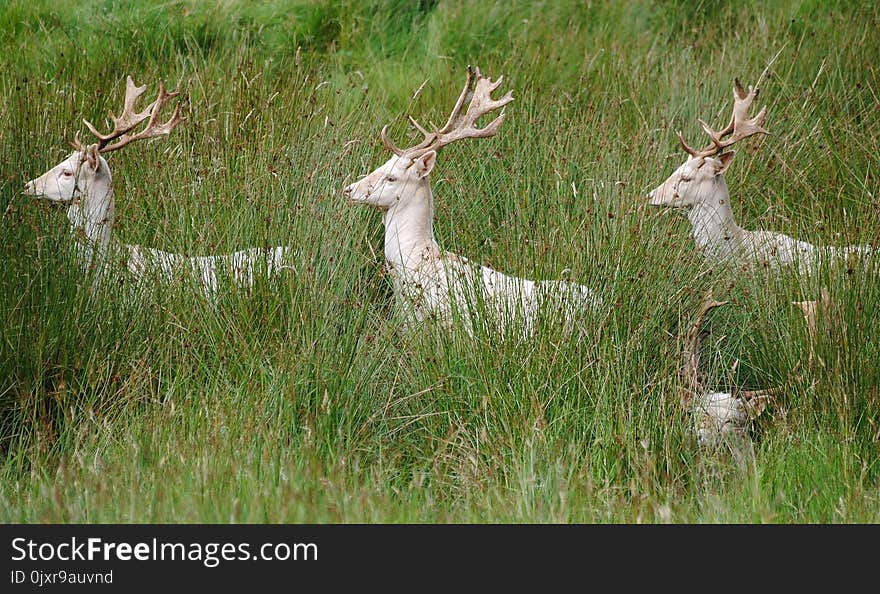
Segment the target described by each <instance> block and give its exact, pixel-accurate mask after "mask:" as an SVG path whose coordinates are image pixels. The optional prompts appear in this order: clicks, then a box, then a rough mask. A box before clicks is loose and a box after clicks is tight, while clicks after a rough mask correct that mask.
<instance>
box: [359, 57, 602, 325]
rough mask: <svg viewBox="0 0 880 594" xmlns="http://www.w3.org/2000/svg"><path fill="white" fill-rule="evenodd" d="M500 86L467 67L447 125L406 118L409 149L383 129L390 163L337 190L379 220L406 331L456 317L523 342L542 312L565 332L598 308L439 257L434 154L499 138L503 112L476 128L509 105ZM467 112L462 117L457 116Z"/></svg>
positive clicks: (578, 297)
mask: <svg viewBox="0 0 880 594" xmlns="http://www.w3.org/2000/svg"><path fill="white" fill-rule="evenodd" d="M501 81H502V77H499V78H498V80H496V81H495V82H492V81H491V80H490V79H488V78H484V77H483V76H482V75H481V74H480V70H479V68H476V69H472V68H471V67H470V66H469V67H468V75H467V81H466V82H465V85H464V89H463V90H462V92H461V95H460V96H459V98H458V101H457V102H456V104H455V107H454V109H453V110H452V113H451V114H450V116H449V119H448V121H447V122H446V125H444V126H443V127H442V128H440V129H439V130H438V129H436V128H435V129H434V131H433V132H427V131H426V130H425V129H424V128H423V127H422V126H420V125H419V123H418V122H416V121H415V120H414V119H413V118H412V117H410V118H409V119H410V121H411V122H412V124H413V125H414V126H415V127H416V128H417V129H418V130H419V131H420V132H421V133H422V134H423V135H424V139H423V140H422V142H420V143H419V144H417V145H414V146H411V147H409V148H407V149H400V148H397V147H396V146H394V145H393V144H392V143H391V142H390V141H389V140H388V137H387V130H388V126H385V127H384V128H382V132H381V135H380V136H381V138H382V142H383V143H384V145H385V147H386V148H387V149H388V150H390V151H391V152H392V153H393V156H392V157H391V158H390V159H389V160H388V161H387V162H385V164H384V165H382V166H381V167H379V168H378V169H376V170H375V171H373V172H372V173H370V174H369V175H367V176H365V177H364V178H362V179H360V180H359V181H357V182H355V183H353V184H351V185H350V186H348V187H346V188H345V189H344V190H343V193H344V194H345V196H346V197H347V198H348V200H349V201H351V202H353V203H357V204H368V205H370V206H373V207H376V208H378V209H379V210H381V211H382V212H383V221H384V225H385V266H386V269H387V271H388V273H389V275H390V277H391V279H392V283H393V290H394V296H395V300H396V305H397V307H398V310H399V312H400V313H401V314H402V317H403V320H402V321H403V326H404V328H405V329H414V328H417V327H418V326H420V325H421V324H422V323H423V322H424V321H425V320H429V319H435V320H438V321H440V322H441V323H442V324H443V325H444V326H445V327H449V326H450V324H451V322H452V321H453V319H454V317H455V314H456V313H457V314H458V315H459V316H460V317H461V320H462V322H463V323H464V325H465V328H466V329H467V331H468V332H471V331H472V329H473V327H474V326H473V325H474V324H475V323H476V324H479V325H481V326H482V327H484V328H492V327H494V328H497V329H500V330H501V331H503V330H504V329H505V328H508V327H514V326H513V325H514V324H515V325H516V326H515V327H516V329H517V330H518V331H519V332H520V334H521V335H524V336H529V335H531V334H532V333H533V332H534V331H535V329H536V327H535V324H536V321H537V319H538V316H539V315H540V312H542V311H546V312H548V315H551V316H553V315H555V316H558V319H559V320H560V321H561V322H562V324H563V326H564V327H565V328H566V329H567V330H571V329H572V328H573V323H574V318H575V316H576V315H577V314H578V312H580V311H583V310H585V309H588V308H593V307H596V306H598V305H599V304H600V303H601V299H600V298H599V297H598V296H597V295H596V293H594V292H593V291H592V290H591V289H589V288H587V287H584V286H581V285H578V284H574V283H569V282H563V281H531V280H526V279H522V278H516V277H513V276H508V275H506V274H502V273H500V272H498V271H496V270H493V269H492V268H489V267H487V266H480V265H478V264H475V263H472V262H470V261H469V260H468V259H467V258H464V257H462V256H459V255H456V254H453V253H451V252H446V251H443V250H441V249H440V246H439V245H438V244H437V241H436V240H435V239H434V223H433V220H434V195H433V193H432V191H431V183H430V177H429V176H430V174H431V171H432V170H433V168H434V164H435V163H436V160H437V151H438V150H439V149H440V148H442V147H444V146H446V145H448V144H451V143H453V142H455V141H457V140H463V139H466V138H489V137H491V136H494V135H495V134H496V133H497V131H498V128H499V126H501V123H502V122H503V121H504V113H503V112H502V113H501V114H500V115H499V116H498V117H497V118H496V119H495V120H493V121H492V122H491V123H490V124H488V125H486V126H485V127H483V128H477V127H476V123H477V120H478V119H479V118H480V117H481V116H483V115H485V114H487V113H489V112H491V111H494V110H496V109H499V108H502V107H504V106H505V105H507V104H508V103H510V102H511V101H512V100H513V96H512V93H510V92H508V93H507V94H506V95H504V96H503V97H502V98H500V99H497V100H494V99H492V98H491V93H492V92H493V91H495V90H496V89H497V88H498V87H499V86H500V85H501ZM465 106H467V112H466V113H464V114H462V110H463V109H464V108H465ZM483 313H486V314H488V315H483Z"/></svg>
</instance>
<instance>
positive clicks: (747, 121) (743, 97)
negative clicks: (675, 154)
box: [678, 79, 769, 157]
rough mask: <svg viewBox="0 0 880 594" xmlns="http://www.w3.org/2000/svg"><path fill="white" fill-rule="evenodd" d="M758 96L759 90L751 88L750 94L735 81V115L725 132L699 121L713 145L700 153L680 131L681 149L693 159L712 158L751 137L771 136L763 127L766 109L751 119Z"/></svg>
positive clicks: (732, 115) (707, 146) (731, 117)
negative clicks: (752, 107)
mask: <svg viewBox="0 0 880 594" xmlns="http://www.w3.org/2000/svg"><path fill="white" fill-rule="evenodd" d="M757 96H758V89H753V88H752V87H751V86H750V87H749V90H748V92H746V90H745V89H744V88H743V86H742V84H740V82H739V80H738V79H735V80H734V86H733V113H732V114H731V116H730V122H729V123H728V124H727V126H725V127H724V129H723V130H720V131H718V132H716V131H715V130H713V129H712V128H710V127H709V125H708V124H707V123H706V122H704V121H703V120H698V121H699V122H700V126H702V127H703V130H704V131H705V132H706V134H708V135H709V138H710V139H711V143H710V144H708V145H706V147H704V148H703V149H701V150H699V151H698V150H695V149H693V148H691V147H690V146H689V145H688V143H687V142H685V139H684V136H682V134H681V131H679V132H678V142H679V143H680V144H681V148H683V149H684V150H685V152H687V153H688V154H689V155H691V156H692V157H711V156H713V155H717V154H718V153H720V152H721V151H723V150H724V149H725V148H727V147H729V146H731V145H732V144H735V143H737V142H739V141H740V140H743V139H745V138H748V137H749V136H754V135H755V134H769V132H767V130H765V129H764V128H762V127H761V125H762V124H763V123H764V117H765V116H766V114H767V108H766V107H763V108H761V111H759V112H758V115H756V116H755V117H753V118H749V107H751V105H752V102H753V101H754V100H755V97H757ZM727 135H730V138H726V139H725V138H724V137H725V136H727Z"/></svg>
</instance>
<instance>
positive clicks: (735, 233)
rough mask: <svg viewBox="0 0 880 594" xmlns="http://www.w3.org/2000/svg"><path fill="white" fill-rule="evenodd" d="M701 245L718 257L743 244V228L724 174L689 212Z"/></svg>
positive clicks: (696, 241) (696, 236)
mask: <svg viewBox="0 0 880 594" xmlns="http://www.w3.org/2000/svg"><path fill="white" fill-rule="evenodd" d="M688 219H690V222H691V231H692V232H693V234H694V242H695V243H696V244H697V248H698V249H699V250H701V251H704V252H707V253H709V254H711V255H715V256H722V257H723V256H727V255H729V254H731V253H732V252H733V251H735V250H736V249H738V248H739V246H740V244H741V243H742V233H743V231H742V229H741V228H740V226H739V225H737V223H736V219H734V217H733V211H732V210H731V208H730V193H729V192H728V190H727V183H726V182H725V181H724V176H723V175H718V176H716V177H715V179H714V181H713V187H712V192H711V193H710V194H709V196H707V197H706V198H705V199H703V200H701V201H699V202H697V203H696V204H695V205H694V206H693V207H692V208H691V209H690V211H689V212H688Z"/></svg>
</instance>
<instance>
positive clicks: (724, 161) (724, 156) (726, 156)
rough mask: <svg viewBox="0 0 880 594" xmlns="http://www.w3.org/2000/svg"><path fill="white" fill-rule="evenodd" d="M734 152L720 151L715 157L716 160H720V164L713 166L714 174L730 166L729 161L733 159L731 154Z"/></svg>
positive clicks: (719, 173) (722, 171)
mask: <svg viewBox="0 0 880 594" xmlns="http://www.w3.org/2000/svg"><path fill="white" fill-rule="evenodd" d="M735 154H736V151H727V152H726V153H721V154H720V155H718V156H717V157H715V158H716V159H717V160H718V161H720V162H721V165H720V166H716V167H715V175H721V174H722V173H724V172H725V171H727V168H728V167H730V163H731V162H732V161H733V156H734V155H735Z"/></svg>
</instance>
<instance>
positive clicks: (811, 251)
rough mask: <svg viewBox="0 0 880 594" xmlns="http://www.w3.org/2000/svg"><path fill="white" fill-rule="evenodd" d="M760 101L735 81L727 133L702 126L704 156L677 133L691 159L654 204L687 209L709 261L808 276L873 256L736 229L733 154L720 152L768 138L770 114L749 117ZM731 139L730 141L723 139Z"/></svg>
mask: <svg viewBox="0 0 880 594" xmlns="http://www.w3.org/2000/svg"><path fill="white" fill-rule="evenodd" d="M757 95H758V91H757V90H756V89H753V88H752V87H749V90H748V92H746V91H745V89H743V87H742V85H741V84H740V82H739V81H738V80H736V81H735V84H734V88H733V99H734V103H733V115H732V116H731V118H730V123H729V124H728V125H727V127H725V128H724V129H723V130H721V131H720V132H716V131H714V130H712V128H710V127H709V125H708V124H706V123H705V122H704V121H702V120H699V121H700V125H701V126H702V127H703V130H704V131H705V132H706V133H707V134H708V135H709V138H710V139H711V142H710V143H709V144H708V145H707V146H706V147H705V148H703V149H702V150H695V149H693V148H691V147H690V146H688V144H687V143H686V142H685V140H684V137H683V136H682V135H681V132H679V133H678V140H679V143H680V144H681V148H682V149H684V150H685V152H687V153H688V158H687V161H685V162H684V163H683V164H682V165H681V166H680V167H679V168H678V169H676V170H675V172H673V174H672V175H670V176H669V178H668V179H667V180H666V181H665V182H663V183H662V184H661V185H660V186H658V187H657V188H655V189H654V190H652V191H651V192H650V193H649V194H648V198H650V204H651V205H652V206H666V207H673V208H683V209H686V210H687V216H688V219H690V222H691V230H692V232H693V236H694V241H695V242H696V244H697V249H699V250H700V251H701V252H702V253H703V254H704V256H705V257H706V258H709V259H714V260H721V261H729V262H732V263H735V264H748V265H752V264H757V265H759V266H763V267H769V268H778V267H779V266H784V265H790V264H794V265H796V266H798V270H802V271H804V272H807V273H810V272H811V271H813V270H814V269H815V267H816V266H818V264H819V263H820V262H822V261H827V260H829V259H830V260H833V259H836V258H841V257H842V258H845V257H847V256H850V255H861V256H867V255H870V254H871V252H872V248H871V247H870V246H848V247H841V248H838V247H825V246H821V247H820V246H814V245H812V244H810V243H807V242H805V241H800V240H797V239H794V238H792V237H789V236H788V235H784V234H782V233H775V232H772V231H746V230H745V229H743V228H742V227H740V226H739V225H738V224H737V222H736V220H735V219H734V217H733V211H732V210H731V208H730V193H729V192H728V190H727V183H726V182H725V181H724V172H725V171H727V168H728V167H729V166H730V163H731V161H733V156H734V151H727V152H722V151H723V150H724V149H726V148H727V147H729V146H731V145H732V144H734V143H736V142H738V141H740V140H743V139H744V138H748V137H749V136H752V135H755V134H767V133H768V132H767V131H766V130H765V129H764V128H762V127H761V126H762V124H763V122H764V116H765V114H766V108H764V109H761V111H760V112H759V113H758V115H757V116H755V117H754V118H749V117H748V110H749V107H750V106H751V104H752V101H754V99H755V97H757ZM728 135H730V137H729V138H724V137H725V136H728Z"/></svg>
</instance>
